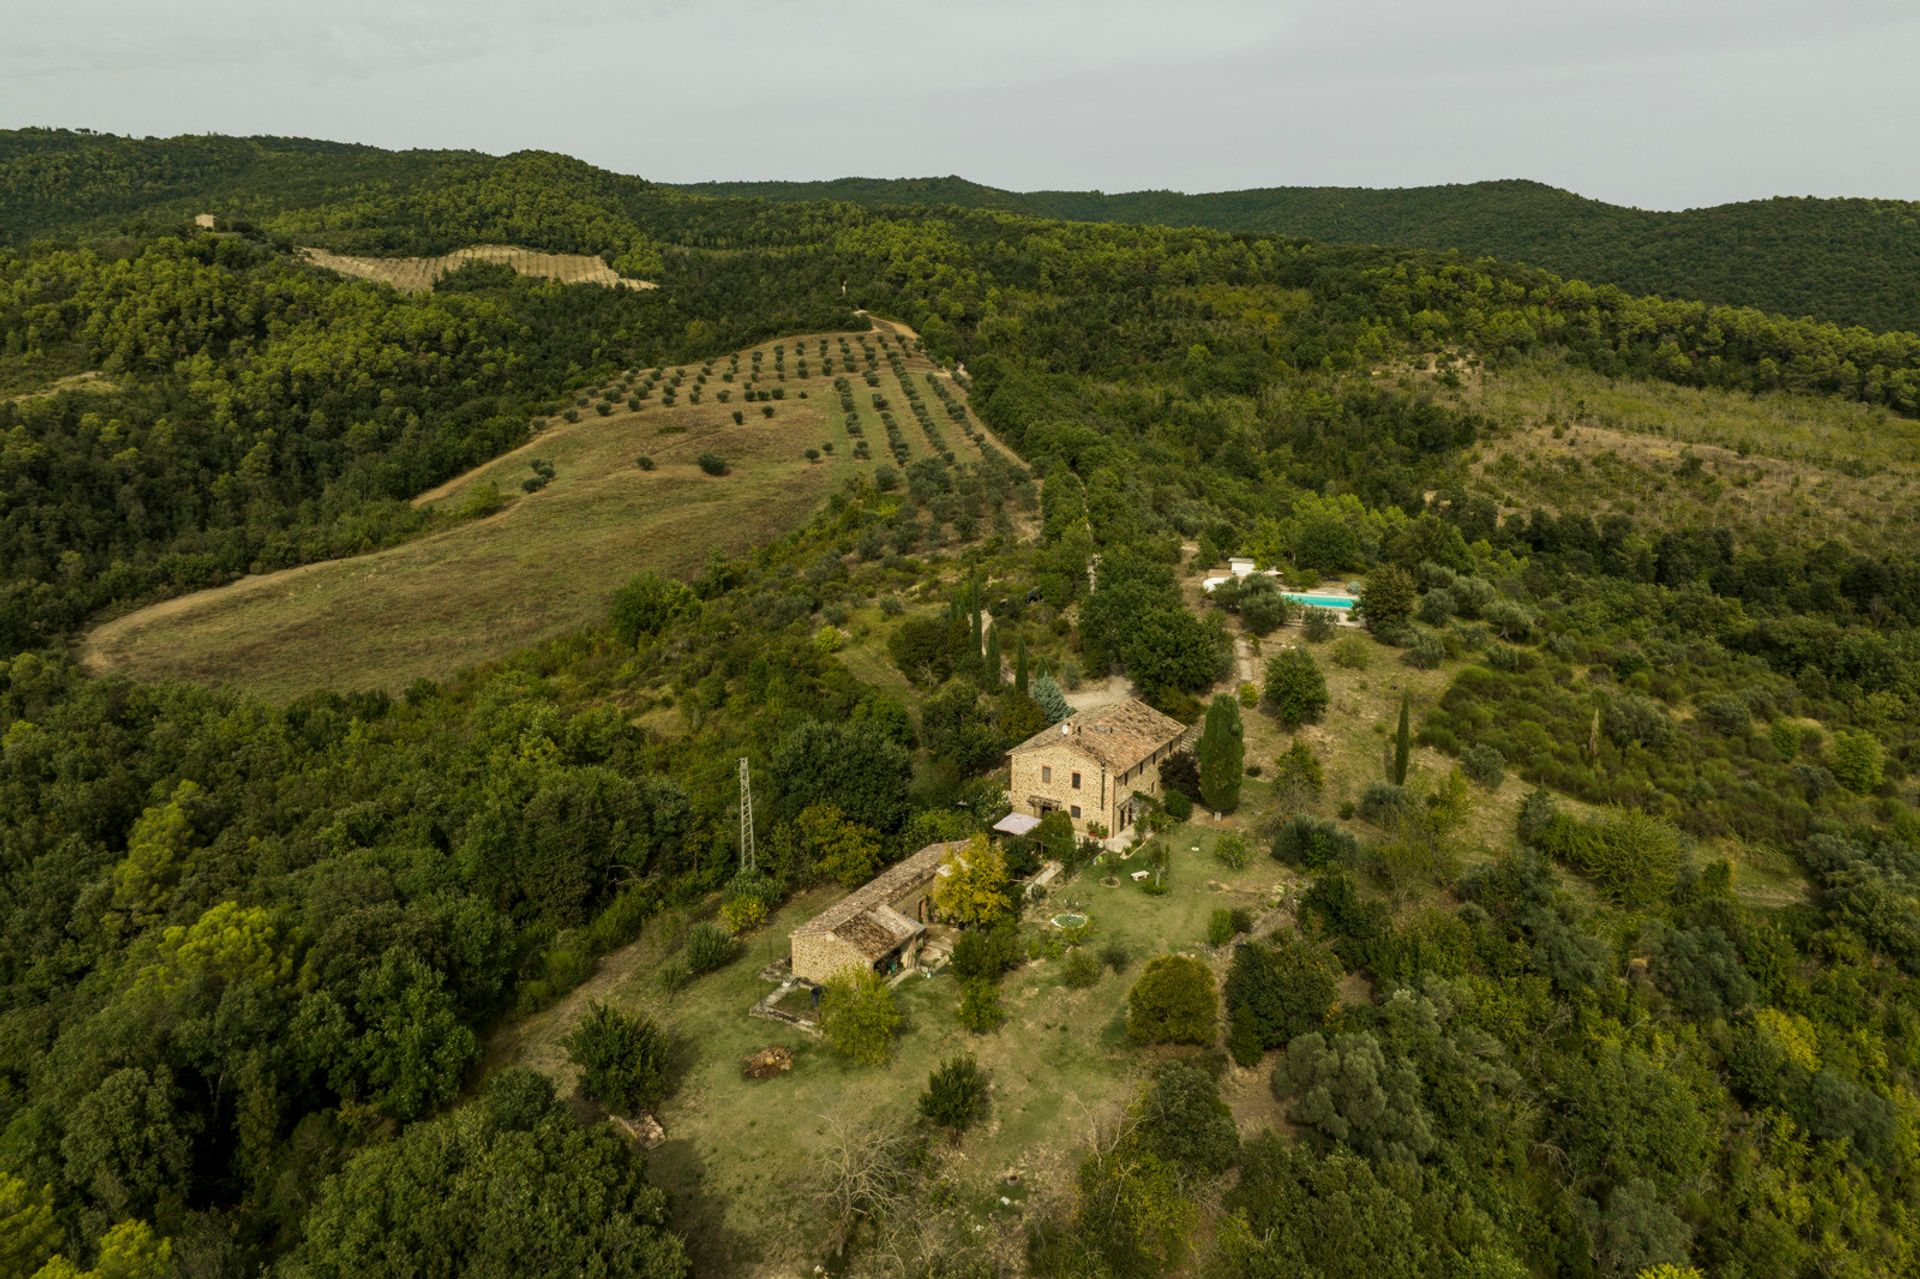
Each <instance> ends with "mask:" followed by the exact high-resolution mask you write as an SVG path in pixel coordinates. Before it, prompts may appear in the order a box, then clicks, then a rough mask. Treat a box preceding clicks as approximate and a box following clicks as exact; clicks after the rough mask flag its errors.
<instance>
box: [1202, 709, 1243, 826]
mask: <svg viewBox="0 0 1920 1279" xmlns="http://www.w3.org/2000/svg"><path fill="white" fill-rule="evenodd" d="M1193 753H1194V757H1195V759H1196V760H1197V761H1198V762H1199V765H1200V798H1201V799H1202V800H1204V801H1205V802H1206V805H1207V807H1208V808H1211V809H1212V810H1213V811H1214V812H1216V813H1231V812H1232V811H1233V810H1234V809H1236V808H1238V807H1239V806H1240V779H1241V777H1242V776H1243V775H1244V774H1245V773H1246V743H1245V741H1244V740H1243V738H1242V732H1241V727H1240V703H1239V702H1238V701H1236V700H1235V699H1234V698H1231V697H1229V696H1227V695H1226V694H1224V693H1222V694H1220V695H1219V696H1218V697H1215V698H1214V699H1213V702H1212V704H1211V705H1209V706H1208V707H1207V726H1206V727H1205V728H1204V729H1202V730H1201V732H1200V744H1199V745H1198V746H1196V747H1195V748H1194V752H1193Z"/></svg>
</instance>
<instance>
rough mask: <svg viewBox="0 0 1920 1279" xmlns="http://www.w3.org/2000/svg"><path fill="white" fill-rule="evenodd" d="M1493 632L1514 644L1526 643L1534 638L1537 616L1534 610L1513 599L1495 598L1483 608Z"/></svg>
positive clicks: (1484, 616) (1482, 612)
mask: <svg viewBox="0 0 1920 1279" xmlns="http://www.w3.org/2000/svg"><path fill="white" fill-rule="evenodd" d="M1480 615H1481V616H1482V617H1483V618H1485V619H1486V622H1487V625H1488V626H1491V627H1492V628H1493V633H1494V634H1495V635H1498V636H1499V637H1500V638H1501V639H1503V640H1506V641H1508V642H1509V643H1514V644H1524V643H1526V642H1527V641H1528V640H1530V639H1532V638H1533V628H1534V626H1535V624H1536V623H1535V618H1534V615H1533V610H1532V609H1530V608H1528V607H1527V606H1526V605H1524V604H1520V603H1517V602H1515V601H1513V600H1495V601H1494V602H1493V603H1491V604H1489V605H1487V607H1486V608H1484V609H1482V610H1481V613H1480Z"/></svg>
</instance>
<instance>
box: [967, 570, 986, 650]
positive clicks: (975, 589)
mask: <svg viewBox="0 0 1920 1279" xmlns="http://www.w3.org/2000/svg"><path fill="white" fill-rule="evenodd" d="M967 612H968V614H969V615H970V616H971V617H972V619H973V653H974V656H975V657H978V656H979V655H980V642H981V640H982V639H984V638H985V637H984V636H983V635H981V633H980V632H981V629H982V628H981V621H980V579H979V578H977V577H976V578H973V579H971V580H970V581H969V582H968V583H967Z"/></svg>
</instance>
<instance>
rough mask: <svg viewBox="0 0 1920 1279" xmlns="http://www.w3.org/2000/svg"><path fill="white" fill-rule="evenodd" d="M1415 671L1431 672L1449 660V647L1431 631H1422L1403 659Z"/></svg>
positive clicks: (1415, 637)
mask: <svg viewBox="0 0 1920 1279" xmlns="http://www.w3.org/2000/svg"><path fill="white" fill-rule="evenodd" d="M1401 660H1403V661H1405V662H1406V664H1407V665H1409V666H1411V667H1413V668H1414V669H1415V670H1422V671H1430V670H1434V669H1435V668H1437V667H1438V666H1439V665H1440V663H1442V662H1444V661H1446V660H1447V646H1446V645H1445V644H1443V643H1442V642H1441V641H1440V637H1439V636H1438V635H1435V634H1433V633H1432V632H1431V631H1421V632H1420V633H1419V634H1417V635H1415V636H1414V638H1413V643H1411V644H1409V645H1408V646H1407V651H1406V655H1405V656H1404V657H1403V658H1402V659H1401Z"/></svg>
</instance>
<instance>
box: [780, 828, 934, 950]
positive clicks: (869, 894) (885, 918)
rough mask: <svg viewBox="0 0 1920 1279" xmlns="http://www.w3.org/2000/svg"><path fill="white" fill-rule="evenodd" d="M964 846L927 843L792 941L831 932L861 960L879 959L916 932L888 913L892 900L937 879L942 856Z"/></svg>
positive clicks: (821, 915)
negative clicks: (924, 882)
mask: <svg viewBox="0 0 1920 1279" xmlns="http://www.w3.org/2000/svg"><path fill="white" fill-rule="evenodd" d="M966 846H967V841H966V840H964V839H956V840H951V841H948V842H946V843H942V844H928V845H927V846H926V847H925V848H923V849H921V850H920V851H919V852H917V853H915V854H913V855H912V856H911V857H905V858H902V859H901V860H900V861H897V862H895V863H894V864H893V865H891V866H889V867H887V868H886V869H885V870H883V871H881V872H880V873H879V874H878V875H876V876H874V877H873V878H872V879H870V880H868V881H867V882H866V883H864V884H862V885H861V886H860V887H858V888H856V889H854V890H853V891H852V892H850V893H848V894H847V895H846V896H845V897H842V898H841V899H840V900H839V901H837V902H835V903H834V904H833V905H831V906H829V907H827V908H826V909H825V910H823V911H821V912H820V913H819V914H818V915H815V916H814V917H813V918H812V919H809V920H808V921H807V922H806V923H804V924H802V925H800V926H799V927H798V928H796V929H794V930H793V934H794V936H796V937H799V936H802V935H805V934H810V933H832V934H833V935H834V936H835V937H838V938H839V939H840V940H842V941H844V942H846V943H847V944H848V945H850V946H853V947H854V948H855V949H857V950H859V951H860V953H861V954H863V955H865V956H866V957H867V958H869V959H878V958H880V957H881V956H882V955H885V954H886V953H887V952H888V951H890V950H892V949H893V948H894V947H896V946H898V945H899V944H900V943H901V942H903V941H906V940H907V939H908V938H910V937H912V936H913V935H914V934H915V933H918V932H920V931H922V925H921V924H920V923H919V922H918V921H917V920H912V919H908V918H907V917H906V916H905V915H902V914H901V913H900V912H899V911H897V910H895V909H894V908H893V906H892V902H893V900H894V899H895V898H897V897H899V896H901V895H902V894H904V893H907V892H909V891H911V890H912V889H914V888H915V887H917V886H918V885H919V884H920V883H921V882H923V881H925V880H929V879H932V878H933V877H934V876H935V875H938V874H939V873H940V867H941V865H942V864H943V863H944V862H945V861H946V860H947V854H948V853H950V852H953V851H955V850H957V849H961V848H965V847H966Z"/></svg>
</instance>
